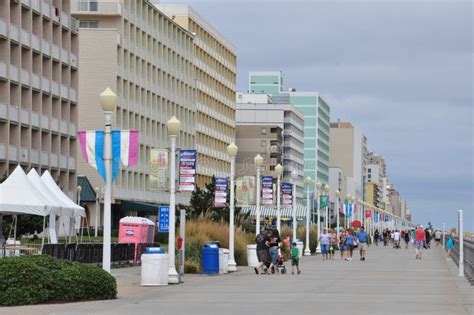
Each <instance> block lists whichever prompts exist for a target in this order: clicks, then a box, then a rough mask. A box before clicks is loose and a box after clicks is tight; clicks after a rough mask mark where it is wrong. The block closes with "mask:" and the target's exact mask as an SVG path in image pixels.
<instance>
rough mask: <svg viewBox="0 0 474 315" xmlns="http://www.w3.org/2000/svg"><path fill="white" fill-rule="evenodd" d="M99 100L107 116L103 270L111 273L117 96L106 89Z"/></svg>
mask: <svg viewBox="0 0 474 315" xmlns="http://www.w3.org/2000/svg"><path fill="white" fill-rule="evenodd" d="M99 99H100V104H101V105H102V109H103V111H104V115H105V137H104V147H105V148H104V165H105V191H104V236H103V237H104V242H103V255H102V268H103V269H104V270H105V271H107V272H109V273H110V252H111V233H112V211H111V207H112V114H113V112H114V110H115V107H116V106H117V95H116V94H115V93H114V92H113V91H112V90H111V89H110V88H106V89H105V90H104V92H102V93H101V94H100V96H99Z"/></svg>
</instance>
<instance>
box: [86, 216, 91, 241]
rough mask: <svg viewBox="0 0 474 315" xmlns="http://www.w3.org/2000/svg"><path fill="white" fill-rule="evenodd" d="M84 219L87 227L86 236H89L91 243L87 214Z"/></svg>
mask: <svg viewBox="0 0 474 315" xmlns="http://www.w3.org/2000/svg"><path fill="white" fill-rule="evenodd" d="M85 220H86V227H87V236H88V237H89V243H91V233H90V230H89V225H90V224H89V221H88V220H87V216H86V218H85Z"/></svg>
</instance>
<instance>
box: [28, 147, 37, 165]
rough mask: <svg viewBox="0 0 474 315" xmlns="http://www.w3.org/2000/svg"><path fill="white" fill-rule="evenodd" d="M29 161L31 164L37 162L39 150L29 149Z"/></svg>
mask: <svg viewBox="0 0 474 315" xmlns="http://www.w3.org/2000/svg"><path fill="white" fill-rule="evenodd" d="M30 158H31V163H32V164H36V165H38V164H39V151H38V150H36V149H31V156H30Z"/></svg>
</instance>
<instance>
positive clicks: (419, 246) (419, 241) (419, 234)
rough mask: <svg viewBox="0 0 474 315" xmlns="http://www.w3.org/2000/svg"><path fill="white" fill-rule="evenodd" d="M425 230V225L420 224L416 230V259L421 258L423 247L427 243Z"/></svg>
mask: <svg viewBox="0 0 474 315" xmlns="http://www.w3.org/2000/svg"><path fill="white" fill-rule="evenodd" d="M425 237H426V235H425V230H423V225H419V226H418V227H417V228H416V231H415V253H416V259H421V256H422V254H423V247H424V243H425Z"/></svg>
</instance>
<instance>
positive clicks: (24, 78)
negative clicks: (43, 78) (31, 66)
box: [20, 69, 30, 86]
mask: <svg viewBox="0 0 474 315" xmlns="http://www.w3.org/2000/svg"><path fill="white" fill-rule="evenodd" d="M20 81H21V84H23V85H27V86H29V85H30V73H29V72H28V71H26V70H25V69H21V70H20Z"/></svg>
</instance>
